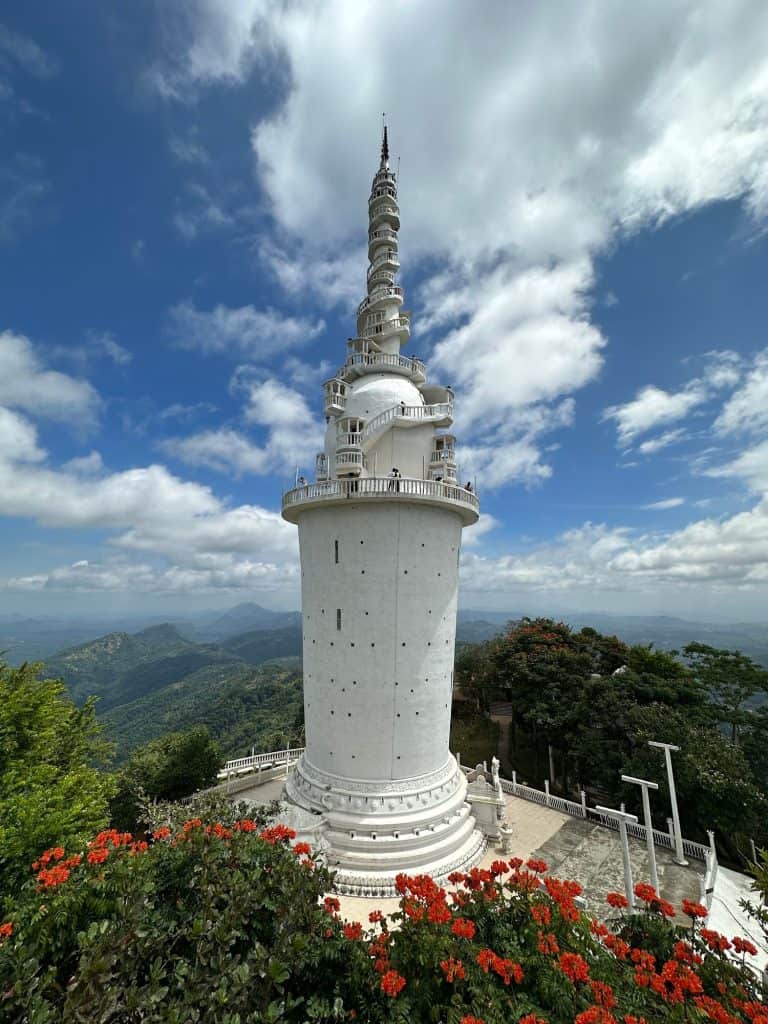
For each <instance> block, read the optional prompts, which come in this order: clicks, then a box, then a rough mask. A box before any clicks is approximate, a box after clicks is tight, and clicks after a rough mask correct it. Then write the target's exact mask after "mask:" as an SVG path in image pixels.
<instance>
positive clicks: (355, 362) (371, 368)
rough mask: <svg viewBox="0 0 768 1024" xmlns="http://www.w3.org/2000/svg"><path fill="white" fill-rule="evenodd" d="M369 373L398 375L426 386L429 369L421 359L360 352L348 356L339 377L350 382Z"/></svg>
mask: <svg viewBox="0 0 768 1024" xmlns="http://www.w3.org/2000/svg"><path fill="white" fill-rule="evenodd" d="M367 373H397V374H400V375H401V376H403V377H408V378H409V380H411V381H413V383H414V384H416V385H419V384H424V383H425V381H426V379H427V367H426V365H425V364H424V363H423V362H422V361H421V359H410V358H409V357H408V356H400V355H394V354H392V353H389V352H360V353H353V354H352V355H349V356H347V360H346V362H345V363H344V365H343V366H342V368H341V370H340V371H339V377H341V378H342V379H343V380H345V381H347V382H350V381H353V380H355V379H356V378H357V377H362V376H364V375H365V374H367Z"/></svg>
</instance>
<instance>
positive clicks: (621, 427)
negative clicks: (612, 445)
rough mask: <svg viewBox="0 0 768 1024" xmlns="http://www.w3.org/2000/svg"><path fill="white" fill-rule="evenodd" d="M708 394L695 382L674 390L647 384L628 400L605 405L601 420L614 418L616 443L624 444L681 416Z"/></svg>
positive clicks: (682, 417) (702, 400)
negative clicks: (607, 406)
mask: <svg viewBox="0 0 768 1024" xmlns="http://www.w3.org/2000/svg"><path fill="white" fill-rule="evenodd" d="M708 397H709V395H708V392H707V391H706V389H705V388H704V387H703V386H702V385H701V384H700V382H698V381H696V382H694V383H693V384H692V385H689V386H688V387H686V388H685V389H684V390H682V391H677V392H670V391H664V390H663V388H657V387H656V386H655V385H653V384H648V385H647V386H646V387H644V388H641V389H640V390H639V391H638V392H637V394H636V395H635V397H634V398H633V399H632V401H631V402H626V403H625V404H624V405H612V406H610V407H609V408H607V409H606V410H605V412H604V413H603V419H604V420H615V421H616V430H617V433H618V441H619V444H620V445H621V446H622V447H625V446H626V445H629V444H631V443H632V442H633V441H634V440H635V438H636V437H638V435H640V434H644V433H646V432H647V431H649V430H652V429H653V428H654V427H659V426H662V425H665V424H667V423H674V422H675V421H676V420H682V419H685V417H686V416H687V415H688V413H689V412H690V411H691V410H692V409H694V408H695V407H696V406H697V405H701V404H702V403H703V402H705V401H706V400H707V398H708Z"/></svg>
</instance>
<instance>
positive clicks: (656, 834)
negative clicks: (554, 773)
mask: <svg viewBox="0 0 768 1024" xmlns="http://www.w3.org/2000/svg"><path fill="white" fill-rule="evenodd" d="M462 770H463V771H465V772H470V771H475V769H474V768H467V767H466V766H465V765H462ZM485 774H486V776H487V777H490V776H489V773H488V772H486V773H485ZM499 782H500V783H501V788H502V791H503V792H504V793H510V794H511V795H512V796H519V797H520V798H521V799H522V800H529V801H530V802H531V803H534V804H539V805H541V806H542V807H551V808H552V809H553V810H555V811H561V812H562V813H563V814H570V815H571V816H572V817H574V818H582V819H587V820H589V821H594V822H595V823H596V824H598V825H602V826H603V827H604V828H610V829H612V830H613V831H614V832H618V830H619V823H618V821H617V820H616V819H615V818H610V817H608V816H607V815H605V814H603V813H601V812H600V811H598V810H596V809H595V808H594V807H587V801H586V794H585V793H584V792H583V791H582V794H581V803H576V801H574V800H566V799H565V797H561V796H555V795H554V794H552V793H550V791H549V780H545V782H544V789H543V790H541V789H534V788H533V787H532V786H525V785H523V784H522V783H521V782H518V781H517V773H516V772H512V781H511V782H510V781H509V780H508V779H499ZM627 832H628V833H629V835H631V836H634V837H635V839H641V840H642V841H643V842H645V841H646V828H645V825H642V824H641V823H640V822H638V823H637V824H636V825H634V824H632V823H631V822H628V823H627ZM710 835H711V833H710ZM653 844H654V846H658V847H660V848H662V849H665V850H674V848H675V841H674V837H673V836H671V835H670V834H669V832H661V831H659V830H658V829H653ZM683 850H684V851H685V854H686V856H688V857H692V858H694V859H695V860H701V861H704V862H705V863H706V865H707V871H706V874H705V876H704V882H703V885H704V888H705V890H706V892H707V893H708V902H707V906H708V907H709V905H710V903H711V901H712V896H711V890H712V889H713V888H714V884H715V878H716V877H717V854H716V852H715V845H714V838H711V841H710V845H709V846H704V845H703V844H702V843H695V842H693V840H692V839H683Z"/></svg>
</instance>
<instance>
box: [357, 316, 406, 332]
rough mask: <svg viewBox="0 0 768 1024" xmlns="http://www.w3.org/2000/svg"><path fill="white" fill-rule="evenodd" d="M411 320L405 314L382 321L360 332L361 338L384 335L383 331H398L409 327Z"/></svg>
mask: <svg viewBox="0 0 768 1024" xmlns="http://www.w3.org/2000/svg"><path fill="white" fill-rule="evenodd" d="M410 325H411V318H410V316H409V315H408V314H406V313H401V314H400V316H393V317H391V318H390V319H389V320H382V321H381V322H380V323H377V324H372V325H371V326H370V327H366V328H365V329H364V330H363V331H362V332H361V337H363V338H373V337H374V336H375V335H377V334H384V332H385V331H399V330H400V329H401V328H402V327H410Z"/></svg>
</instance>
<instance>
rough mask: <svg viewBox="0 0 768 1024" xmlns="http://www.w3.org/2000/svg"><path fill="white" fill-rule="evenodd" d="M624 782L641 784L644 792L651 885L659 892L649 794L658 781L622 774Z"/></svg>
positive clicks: (644, 813) (644, 816)
mask: <svg viewBox="0 0 768 1024" xmlns="http://www.w3.org/2000/svg"><path fill="white" fill-rule="evenodd" d="M621 781H622V782H631V783H633V784H634V785H636V786H640V788H641V790H642V792H643V821H644V823H645V841H646V846H647V847H648V863H649V865H650V869H651V885H652V886H653V888H654V889H655V890H656V892H659V874H658V871H657V870H656V847H655V845H654V842H653V819H652V818H651V800H650V797H649V796H648V790H649V789H658V788H659V787H658V784H657V783H656V782H649V781H648V780H647V779H636V778H634V776H632V775H622V776H621Z"/></svg>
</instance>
